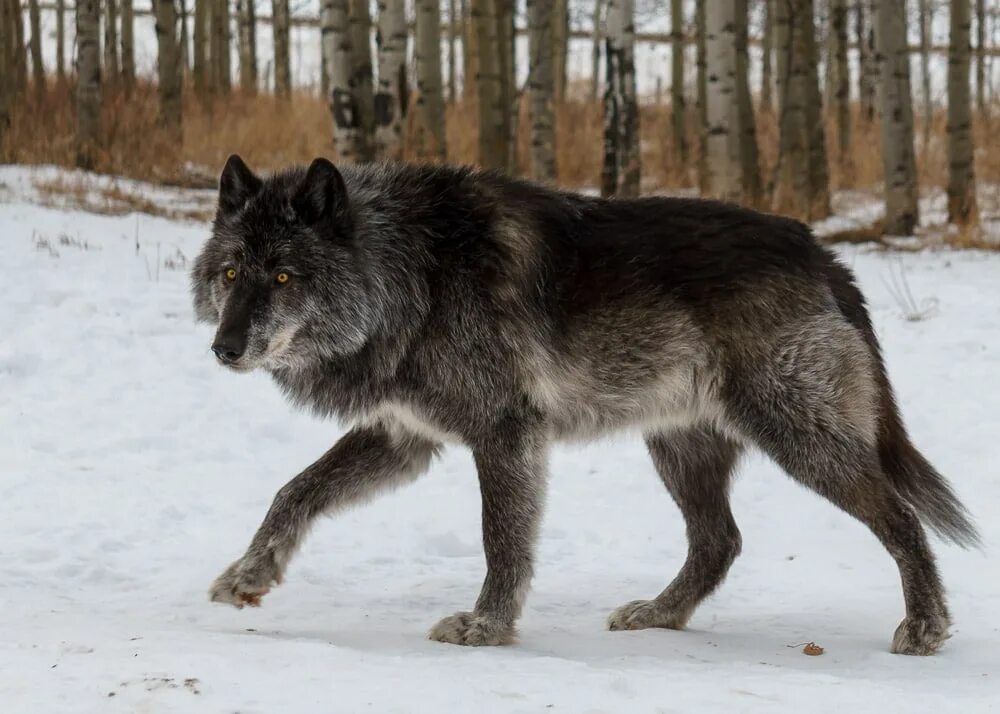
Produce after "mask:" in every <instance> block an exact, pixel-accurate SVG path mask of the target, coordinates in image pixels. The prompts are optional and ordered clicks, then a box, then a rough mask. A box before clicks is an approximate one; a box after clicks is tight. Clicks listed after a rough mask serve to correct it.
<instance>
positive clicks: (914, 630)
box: [889, 616, 951, 657]
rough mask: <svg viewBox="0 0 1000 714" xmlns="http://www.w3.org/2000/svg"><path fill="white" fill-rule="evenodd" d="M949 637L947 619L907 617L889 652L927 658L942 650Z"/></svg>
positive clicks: (897, 630)
mask: <svg viewBox="0 0 1000 714" xmlns="http://www.w3.org/2000/svg"><path fill="white" fill-rule="evenodd" d="M949 637H951V635H950V634H948V618H947V617H941V616H932V617H921V618H914V617H907V618H904V619H903V621H902V622H901V623H899V627H897V628H896V634H895V635H893V638H892V647H890V648H889V651H890V652H892V653H893V654H904V655H920V656H923V657H926V656H927V655H932V654H934V653H935V652H937V651H938V650H939V649H941V645H943V644H944V641H945V640H947V639H948V638H949Z"/></svg>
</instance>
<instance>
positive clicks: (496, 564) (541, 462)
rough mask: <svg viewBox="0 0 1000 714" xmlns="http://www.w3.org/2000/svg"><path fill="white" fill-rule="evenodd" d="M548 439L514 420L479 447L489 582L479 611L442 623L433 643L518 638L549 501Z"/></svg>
mask: <svg viewBox="0 0 1000 714" xmlns="http://www.w3.org/2000/svg"><path fill="white" fill-rule="evenodd" d="M512 421H513V420H512ZM546 441H547V439H546V437H545V436H544V434H543V432H542V431H541V430H540V429H537V428H529V427H526V426H525V425H524V424H522V423H511V422H510V421H509V422H505V423H504V424H502V425H501V426H500V427H499V428H498V429H496V431H495V432H494V434H493V435H492V438H491V439H490V440H488V441H485V442H484V443H482V444H480V445H479V446H478V447H476V448H474V449H473V455H474V456H475V459H476V468H477V469H478V470H479V488H480V490H481V492H482V499H483V516H482V517H483V547H484V549H485V551H486V581H485V582H484V583H483V589H482V592H481V593H480V595H479V599H478V600H477V601H476V606H475V609H474V610H472V611H471V612H459V613H456V614H454V615H452V616H450V617H446V618H444V619H443V620H441V621H440V622H439V623H437V624H436V625H435V626H434V627H433V629H431V631H430V638H431V639H432V640H437V641H439V642H450V643H452V644H456V645H507V644H510V643H512V642H514V640H515V639H516V637H517V631H516V629H515V627H514V625H515V622H516V621H517V618H518V616H519V615H520V614H521V607H522V605H523V604H524V599H525V597H526V596H527V593H528V587H529V586H530V584H531V574H532V563H533V561H534V549H535V541H536V539H537V535H538V526H539V522H540V521H541V515H542V507H543V505H544V500H545V472H546V464H545V457H546V446H547V444H546Z"/></svg>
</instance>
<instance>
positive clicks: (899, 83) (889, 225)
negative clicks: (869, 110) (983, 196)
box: [875, 0, 920, 235]
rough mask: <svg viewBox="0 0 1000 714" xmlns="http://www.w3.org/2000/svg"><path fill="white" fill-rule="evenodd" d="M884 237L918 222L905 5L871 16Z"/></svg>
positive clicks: (891, 2) (884, 5)
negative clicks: (880, 143)
mask: <svg viewBox="0 0 1000 714" xmlns="http://www.w3.org/2000/svg"><path fill="white" fill-rule="evenodd" d="M875 45H876V48H877V50H878V51H877V53H876V56H877V58H878V76H879V85H878V86H879V109H880V113H881V124H882V162H883V166H884V168H885V232H886V233H888V234H889V235H911V234H912V233H913V230H914V228H916V226H917V223H918V222H919V218H920V213H919V209H918V205H917V165H916V157H915V154H914V149H913V100H912V97H911V94H910V57H909V48H908V47H907V42H906V1H905V0H879V2H878V10H877V13H876V16H875Z"/></svg>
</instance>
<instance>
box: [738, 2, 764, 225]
mask: <svg viewBox="0 0 1000 714" xmlns="http://www.w3.org/2000/svg"><path fill="white" fill-rule="evenodd" d="M734 5H735V10H736V106H737V112H738V115H739V122H740V124H739V139H738V143H739V152H740V174H741V180H742V195H741V200H742V202H743V203H744V204H745V205H748V206H758V205H760V202H761V197H762V194H763V186H762V182H761V177H760V151H759V149H758V147H757V122H756V121H755V119H754V114H753V95H752V94H751V93H750V76H749V75H750V55H749V44H750V28H749V24H748V16H749V10H750V8H749V4H748V2H747V0H734Z"/></svg>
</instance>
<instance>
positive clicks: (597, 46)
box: [590, 0, 604, 102]
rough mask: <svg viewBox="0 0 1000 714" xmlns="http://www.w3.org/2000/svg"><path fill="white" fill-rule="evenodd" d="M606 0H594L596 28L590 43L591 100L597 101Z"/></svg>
mask: <svg viewBox="0 0 1000 714" xmlns="http://www.w3.org/2000/svg"><path fill="white" fill-rule="evenodd" d="M603 10H604V0H594V14H593V16H592V20H593V23H594V30H593V33H592V34H591V40H590V41H591V45H590V101H592V102H596V101H597V96H598V94H599V92H600V90H601V37H603V36H604V23H603V17H602V15H603Z"/></svg>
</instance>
